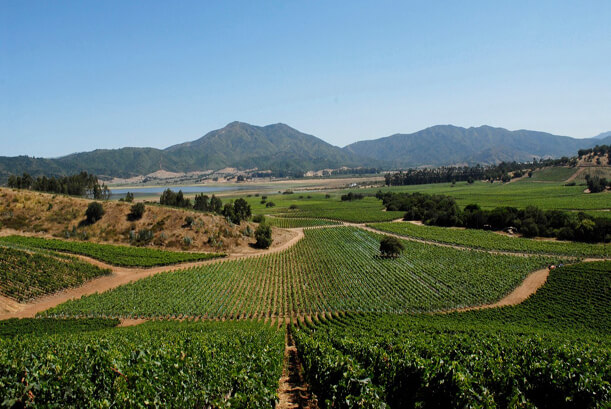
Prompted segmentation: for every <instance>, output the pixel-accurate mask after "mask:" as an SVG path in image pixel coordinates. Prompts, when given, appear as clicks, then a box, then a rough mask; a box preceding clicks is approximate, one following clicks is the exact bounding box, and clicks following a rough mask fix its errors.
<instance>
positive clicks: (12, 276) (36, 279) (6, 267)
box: [0, 246, 110, 302]
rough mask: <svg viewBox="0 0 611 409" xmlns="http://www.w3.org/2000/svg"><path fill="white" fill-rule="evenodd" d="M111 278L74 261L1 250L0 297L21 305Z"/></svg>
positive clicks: (7, 249)
mask: <svg viewBox="0 0 611 409" xmlns="http://www.w3.org/2000/svg"><path fill="white" fill-rule="evenodd" d="M105 274H110V270H107V269H101V268H99V267H96V266H93V265H91V264H88V263H85V262H83V261H80V260H78V259H76V258H74V257H67V256H62V257H55V256H52V255H50V254H38V253H35V252H29V251H24V250H20V249H16V248H9V247H3V246H0V294H2V295H4V296H6V297H9V298H13V299H15V300H17V301H19V302H23V301H28V300H31V299H33V298H37V297H40V296H42V295H46V294H51V293H54V292H56V291H59V290H63V289H65V288H69V287H75V286H79V285H81V284H83V283H84V282H85V281H88V280H91V279H92V278H95V277H99V276H102V275H105Z"/></svg>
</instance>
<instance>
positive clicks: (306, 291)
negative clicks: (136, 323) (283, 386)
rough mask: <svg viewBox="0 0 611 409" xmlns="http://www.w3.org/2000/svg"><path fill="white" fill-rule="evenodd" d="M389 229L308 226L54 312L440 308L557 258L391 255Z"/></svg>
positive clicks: (473, 301)
mask: <svg viewBox="0 0 611 409" xmlns="http://www.w3.org/2000/svg"><path fill="white" fill-rule="evenodd" d="M380 237H381V236H379V235H377V234H374V233H370V232H367V231H365V230H362V229H358V228H352V227H337V228H328V229H325V228H321V229H307V230H306V231H305V238H304V239H303V240H301V241H300V242H299V243H297V244H296V245H295V246H293V247H291V248H290V249H288V250H285V251H283V252H279V253H274V254H269V255H265V256H260V257H256V258H250V259H242V260H235V261H223V262H220V263H214V264H211V265H206V266H201V267H197V268H191V269H185V270H179V271H174V272H168V273H164V274H158V275H155V276H152V277H149V278H146V279H143V280H139V281H137V282H134V283H131V284H128V285H125V286H121V287H119V288H116V289H114V290H111V291H108V292H106V293H103V294H94V295H91V296H87V297H83V298H81V299H79V300H75V301H69V302H67V303H65V304H62V305H60V306H58V307H56V308H54V309H52V310H49V311H47V312H46V313H45V314H47V315H50V316H123V317H165V316H169V317H175V316H182V315H185V316H190V317H198V316H201V317H205V318H216V317H228V318H231V317H233V318H235V317H253V316H258V317H261V316H288V315H293V314H301V315H311V314H316V313H321V312H326V311H368V312H420V311H438V310H447V309H450V308H455V307H465V306H471V305H479V304H482V303H489V302H494V301H496V300H498V299H500V298H501V297H503V296H504V295H505V294H507V293H509V292H510V291H511V290H512V289H513V288H515V287H516V286H517V285H518V284H519V283H520V282H522V280H523V279H524V278H525V277H526V275H527V274H528V273H529V272H530V271H533V270H536V269H538V268H542V267H543V266H546V265H547V264H549V263H550V262H552V260H551V259H549V258H544V257H540V256H534V257H513V256H505V255H492V254H487V253H482V252H475V251H463V250H456V249H452V248H443V247H437V246H430V245H425V244H420V243H415V242H405V246H406V249H405V251H404V252H403V254H402V255H401V256H400V257H398V258H396V259H387V258H381V257H380V256H379V239H380ZM314 261H315V262H314Z"/></svg>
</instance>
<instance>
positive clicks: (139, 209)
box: [127, 203, 145, 221]
mask: <svg viewBox="0 0 611 409" xmlns="http://www.w3.org/2000/svg"><path fill="white" fill-rule="evenodd" d="M144 210H145V207H144V203H136V204H134V205H132V207H131V208H130V211H129V214H128V215H127V219H128V220H131V221H135V220H140V219H142V216H144Z"/></svg>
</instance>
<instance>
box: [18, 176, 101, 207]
mask: <svg viewBox="0 0 611 409" xmlns="http://www.w3.org/2000/svg"><path fill="white" fill-rule="evenodd" d="M8 187H10V188H16V189H30V190H35V191H37V192H47V193H58V194H65V195H71V196H86V197H92V198H94V199H103V200H108V199H109V198H110V190H109V189H108V186H106V185H105V184H103V183H102V184H100V182H99V180H98V177H97V176H96V175H93V174H90V173H87V172H84V171H83V172H81V173H77V174H74V175H68V176H58V177H55V176H52V177H46V176H38V177H37V178H33V177H32V176H31V175H30V174H28V173H23V175H21V176H18V175H10V176H9V178H8Z"/></svg>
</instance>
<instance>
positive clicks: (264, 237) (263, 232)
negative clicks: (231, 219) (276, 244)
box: [255, 224, 272, 249]
mask: <svg viewBox="0 0 611 409" xmlns="http://www.w3.org/2000/svg"><path fill="white" fill-rule="evenodd" d="M255 239H257V242H256V243H255V247H257V248H260V249H266V248H269V246H271V245H272V228H271V227H270V226H269V225H267V224H260V225H259V227H257V229H256V230H255Z"/></svg>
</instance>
